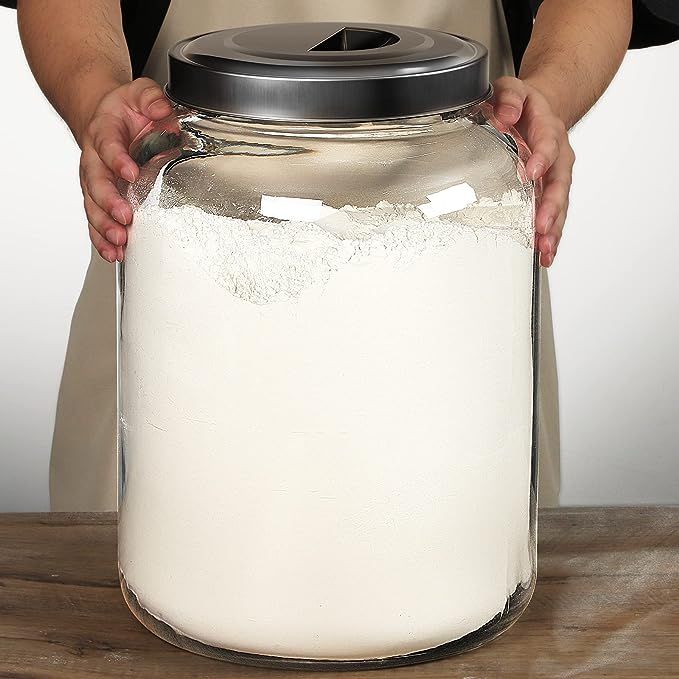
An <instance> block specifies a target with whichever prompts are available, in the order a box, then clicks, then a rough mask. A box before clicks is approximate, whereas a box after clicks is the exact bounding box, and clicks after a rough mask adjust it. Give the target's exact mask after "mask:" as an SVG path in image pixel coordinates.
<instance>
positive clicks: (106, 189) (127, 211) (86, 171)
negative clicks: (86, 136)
mask: <svg viewBox="0 0 679 679" xmlns="http://www.w3.org/2000/svg"><path fill="white" fill-rule="evenodd" d="M80 169H81V172H80V178H81V185H82V186H83V188H84V190H86V191H87V193H89V195H90V196H91V197H92V200H93V201H94V202H95V203H96V204H97V205H98V206H99V207H100V208H101V209H102V210H104V212H106V213H107V214H109V215H111V216H112V217H113V219H115V220H116V221H117V222H118V223H120V224H123V225H126V224H129V223H130V222H131V221H132V207H131V206H130V204H129V203H128V202H127V201H126V200H125V199H124V198H123V197H122V196H121V195H120V193H119V192H118V188H117V186H116V185H115V182H114V179H115V178H114V176H113V173H112V172H111V170H109V169H108V168H107V167H106V166H105V165H104V163H103V162H102V161H101V159H100V158H99V156H97V155H96V152H95V151H94V150H93V149H92V152H91V153H89V152H88V153H86V152H83V157H82V159H81V163H80Z"/></svg>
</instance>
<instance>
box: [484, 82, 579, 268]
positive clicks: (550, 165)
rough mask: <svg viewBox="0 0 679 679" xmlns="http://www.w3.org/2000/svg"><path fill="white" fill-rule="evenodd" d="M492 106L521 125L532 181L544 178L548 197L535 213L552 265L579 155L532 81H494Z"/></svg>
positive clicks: (507, 121)
mask: <svg viewBox="0 0 679 679" xmlns="http://www.w3.org/2000/svg"><path fill="white" fill-rule="evenodd" d="M493 87H494V90H495V93H494V96H493V101H492V105H493V108H494V112H495V118H496V119H497V121H498V122H499V123H501V125H506V126H507V127H511V126H513V127H515V128H516V130H517V132H518V133H519V134H520V135H521V136H522V137H523V139H524V141H525V142H526V144H528V148H529V149H530V150H531V152H532V154H531V156H530V158H529V159H528V161H527V163H526V173H527V175H528V178H529V179H533V180H538V179H541V178H542V181H543V184H542V197H541V199H540V203H539V205H538V209H537V213H536V215H535V230H536V231H537V234H538V235H537V243H536V245H537V248H538V250H539V251H540V263H541V264H542V266H551V264H552V262H553V261H554V257H555V256H556V251H557V249H558V247H559V241H560V240H561V234H562V233H563V227H564V223H565V221H566V214H567V212H568V195H569V193H570V188H571V180H572V173H573V164H574V163H575V153H573V149H572V148H571V145H570V143H569V141H568V131H567V130H566V126H565V124H564V123H563V121H562V120H561V119H560V118H559V116H558V115H557V114H556V113H555V111H554V110H553V109H552V106H551V105H550V103H549V101H548V100H547V98H546V97H545V96H544V95H543V94H541V92H540V91H539V89H538V88H537V87H535V86H534V85H533V84H531V82H530V81H529V80H519V79H518V78H511V77H504V78H500V79H499V80H497V81H495V83H494V84H493Z"/></svg>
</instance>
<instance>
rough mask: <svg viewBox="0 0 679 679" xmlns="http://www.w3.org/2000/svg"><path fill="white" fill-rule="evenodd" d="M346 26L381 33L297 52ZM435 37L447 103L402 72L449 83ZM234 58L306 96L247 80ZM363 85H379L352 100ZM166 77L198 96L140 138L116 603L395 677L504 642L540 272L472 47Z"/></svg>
mask: <svg viewBox="0 0 679 679" xmlns="http://www.w3.org/2000/svg"><path fill="white" fill-rule="evenodd" d="M248 31H250V33H248ZM262 31H265V32H266V31H268V33H267V34H266V35H265V36H264V38H266V40H264V39H263V38H262V35H261V32H262ZM342 31H344V37H343V38H342V40H343V41H344V42H343V43H342V44H345V46H346V44H348V45H350V46H351V44H352V41H353V42H354V43H355V42H356V41H357V40H358V39H359V38H360V39H361V40H363V41H364V43H365V42H366V41H367V43H368V45H367V47H366V48H365V49H361V50H358V49H357V50H356V51H354V52H352V51H351V50H346V49H345V50H342V49H341V45H336V44H335V43H332V42H331V43H330V47H333V49H330V50H327V51H326V52H324V54H323V58H322V59H320V60H317V59H316V57H315V56H314V55H311V57H309V54H310V53H311V52H313V51H314V50H315V49H317V48H316V47H313V49H311V50H308V49H307V46H305V45H306V44H307V43H309V41H311V42H310V43H309V44H311V45H312V46H313V45H317V43H319V42H320V41H319V40H318V38H319V36H321V35H327V36H329V37H328V40H335V42H337V40H338V38H337V36H338V35H340V37H342ZM352 31H354V32H356V33H355V35H354V34H353V33H351V32H352ZM253 36H254V37H253ZM300 36H304V40H302V43H303V44H302V47H303V48H304V49H299V46H298V45H297V43H298V42H299V41H300V40H301V38H300ZM356 36H358V37H356ZM376 36H377V37H376ZM385 36H387V37H385ZM388 36H392V37H391V38H389V37H388ZM413 36H414V37H413ZM418 36H419V37H422V36H424V37H425V38H426V40H420V41H419V42H417V40H416V38H418ZM394 37H395V38H396V40H394V39H393V38H394ZM250 39H251V40H252V41H253V44H248V40H250ZM413 40H415V47H412V44H411V43H412V42H413ZM201 41H202V42H201ZM277 41H278V42H277ZM304 41H306V42H304ZM371 41H372V42H371ZM375 41H378V42H379V41H381V42H383V43H384V44H383V45H381V46H380V45H377V44H376V43H375ZM409 41H410V42H409ZM263 42H264V43H266V45H268V46H269V47H270V48H271V50H274V51H275V52H276V54H275V59H274V58H273V57H271V54H269V53H268V52H265V51H264V50H263V49H262V48H261V47H260V46H261V44H262V43H263ZM359 42H360V41H359ZM432 43H433V45H434V47H435V48H436V49H438V50H439V54H438V56H437V57H436V58H437V59H438V58H439V57H441V55H443V56H442V57H441V58H445V59H447V60H448V61H447V62H445V63H448V64H449V66H450V68H449V72H448V76H447V77H449V78H451V79H452V80H450V82H448V83H447V85H451V83H452V84H453V85H456V87H447V88H446V89H445V94H444V95H441V96H444V99H443V100H442V101H434V100H433V99H432V96H436V97H437V96H439V95H438V94H436V95H431V96H430V93H429V91H428V88H427V87H423V86H422V82H421V81H418V82H416V83H415V84H412V83H410V85H408V79H415V78H417V77H419V78H420V79H422V78H426V77H428V75H429V74H431V75H432V77H439V75H440V73H441V72H444V70H445V69H444V67H445V63H444V64H443V66H442V65H441V60H440V59H439V61H438V62H437V61H436V59H434V58H432V54H431V50H432V49H434V47H432ZM320 44H321V45H322V42H320ZM361 44H363V43H361ZM234 45H235V47H234ZM272 45H273V46H272ZM409 45H410V47H409ZM359 46H360V45H359ZM335 48H336V49H335ZM267 49H268V48H267ZM408 49H410V52H408V51H407V50H408ZM286 50H287V52H286ZM399 50H400V51H399ZM428 50H429V51H428ZM321 51H323V50H321ZM385 51H386V52H385ZM262 52H264V56H262ZM404 52H405V54H404ZM384 54H386V56H384ZM234 55H235V56H234ZM328 55H329V56H328ZM376 55H377V56H376ZM379 55H382V56H379ZM378 58H379V59H382V61H381V62H380V63H379V64H377V65H376V60H377V59H378ZM272 59H274V60H275V61H276V64H274V65H273V66H272V64H271V61H272ZM239 60H240V61H239ZM432 61H433V62H434V63H433V64H432V63H429V62H432ZM383 62H385V63H386V64H387V65H388V66H390V68H391V70H389V69H386V70H385V72H384V73H381V72H379V68H378V66H380V65H381V64H382V63H383ZM234 63H236V64H237V67H236V66H234ZM253 63H254V64H255V65H254V66H253V65H252V64H253ZM300 63H302V66H300ZM243 64H245V65H246V66H247V67H248V68H261V69H264V76H266V77H268V76H267V73H268V71H267V70H266V69H269V71H271V70H273V71H275V68H274V66H275V67H276V68H283V69H285V68H289V69H292V70H291V71H290V73H291V74H292V75H291V76H290V78H288V81H291V80H292V81H294V79H295V78H297V80H298V81H299V82H302V85H299V82H298V90H297V94H296V95H294V96H293V95H291V94H290V90H289V89H285V88H290V83H289V82H287V83H281V82H275V81H277V80H278V81H280V80H282V79H281V78H280V77H279V76H280V73H278V72H275V73H274V75H273V76H272V77H271V80H270V81H267V82H268V84H267V82H265V83H264V85H263V84H262V82H261V80H262V77H260V79H259V81H258V83H257V85H256V87H255V86H254V85H252V84H250V86H251V87H252V89H251V90H248V89H247V87H245V86H244V87H245V89H242V90H238V88H237V87H235V86H234V84H233V83H234V82H236V80H237V78H240V77H242V73H237V74H236V75H234V72H235V71H237V70H238V68H240V69H241V70H242V69H243V68H245V67H244V66H243ZM319 64H320V65H319ZM366 64H367V66H366ZM437 64H438V66H437ZM188 67H191V68H192V69H193V70H192V71H190V72H187V71H186V69H187V68H188ZM365 68H371V69H373V71H372V72H371V73H372V75H371V76H367V75H366V73H364V72H362V71H361V69H365ZM182 69H184V70H182ZM319 69H325V70H324V71H323V74H324V77H325V78H326V80H323V79H322V78H319V77H318V73H319ZM333 69H336V70H335V71H333ZM418 69H419V70H418ZM427 69H429V70H427ZM355 71H356V72H357V73H358V77H355V74H354V72H355ZM477 71H478V72H477ZM327 72H330V75H329V76H328V73H327ZM187 73H188V74H187ZM376 73H377V74H376ZM215 74H217V75H215ZM460 74H462V76H461V75H460ZM465 74H466V75H465ZM259 76H262V73H260V74H259ZM314 76H315V78H314ZM411 76H412V77H411ZM250 77H251V78H252V75H251V74H250ZM371 77H372V78H373V80H374V83H372V84H371V86H372V87H375V88H377V89H379V88H381V89H379V91H380V92H381V93H382V96H381V97H380V99H379V101H376V100H371V99H370V97H367V96H366V95H365V93H363V94H362V95H361V94H360V92H359V90H357V89H354V90H352V89H351V88H352V87H354V88H357V87H359V88H360V87H363V86H364V85H365V80H366V79H370V78H371ZM333 78H334V80H333ZM352 78H353V79H352ZM380 78H383V80H380ZM461 78H462V79H461ZM264 79H265V80H266V78H264ZM305 79H309V81H310V82H312V84H311V85H309V83H307V82H306V81H305ZM397 81H398V82H397ZM313 82H316V83H317V84H316V85H313ZM328 82H331V83H334V85H333V86H336V91H335V90H333V89H332V87H331V86H330V85H328V84H327V83H328ZM238 83H240V81H238ZM318 83H321V84H322V85H323V86H324V87H325V86H327V87H330V89H329V90H327V91H326V92H325V93H324V94H323V96H322V97H315V94H314V92H315V88H316V87H320V86H321V85H318ZM307 85H308V86H309V87H310V89H309V90H308V91H307V90H304V87H306V86H307ZM238 86H239V87H240V84H239V85H238ZM267 87H268V88H269V89H267ZM408 87H410V89H408ZM300 88H301V90H300ZM343 88H344V89H343ZM432 88H433V85H432ZM433 89H435V88H433ZM262 91H264V93H262ZM300 91H303V93H304V92H307V94H309V95H310V96H307V95H305V96H299V92H300ZM352 91H353V92H354V93H356V92H358V95H360V96H358V95H357V97H358V100H353V101H352V100H351V99H350V97H349V95H350V94H351V93H352ZM168 93H169V95H170V96H171V97H172V98H173V99H174V100H175V101H181V102H183V104H184V105H179V104H177V106H176V109H175V112H174V114H173V116H171V117H170V118H169V119H167V120H165V121H163V122H162V123H159V124H154V125H153V126H152V127H150V128H149V129H147V130H145V131H144V132H143V134H142V135H141V136H140V137H139V138H138V139H137V140H136V141H135V142H134V144H133V146H132V154H133V156H134V157H135V158H136V159H137V161H138V162H139V164H140V167H141V168H142V172H141V176H140V178H139V180H138V181H137V182H136V183H135V184H134V185H131V186H129V187H127V189H126V190H127V195H128V197H129V199H130V200H131V201H132V203H133V205H134V207H135V217H134V221H133V224H132V226H131V228H130V234H129V245H128V247H127V251H126V254H125V261H124V264H123V265H122V266H121V267H120V277H119V404H120V443H121V446H120V463H121V494H120V527H119V563H120V575H121V582H122V587H123V592H124V594H125V597H126V600H127V602H128V604H129V606H130V608H131V609H132V611H133V612H134V614H135V615H136V616H137V617H138V618H139V619H140V620H141V621H142V622H143V624H144V625H146V626H147V627H148V628H149V629H150V630H152V631H153V632H154V633H155V634H157V635H158V636H160V637H162V638H163V639H166V640H167V641H170V642H172V643H174V644H176V645H178V646H181V647H183V648H186V649H189V650H192V651H195V652H198V653H202V654H206V655H211V656H216V657H220V658H224V659H228V660H235V661H238V662H243V663H249V664H263V665H266V664H270V665H279V666H292V667H297V668H303V667H316V668H331V669H334V668H351V667H357V668H370V667H379V666H393V665H401V664H408V663H414V662H422V661H424V660H429V659H434V658H438V657H442V656H445V655H450V654H454V653H458V652H461V651H465V650H468V649H470V648H474V647H476V646H478V645H480V644H483V643H485V642H486V641H488V640H490V639H492V638H493V637H495V636H497V635H498V634H499V633H501V632H502V631H504V630H505V629H507V627H509V625H511V624H512V622H514V621H515V620H516V619H517V617H518V616H519V615H520V613H521V612H522V611H523V609H524V608H525V607H526V605H527V604H528V601H529V599H530V596H531V593H532V590H533V587H534V583H535V567H536V564H535V503H536V496H535V495H536V485H535V465H536V459H537V458H536V434H535V419H536V418H535V384H536V346H537V311H536V310H537V300H536V291H537V286H536V280H537V275H538V268H537V265H536V260H535V256H534V235H533V210H534V206H533V203H534V192H533V185H532V183H531V182H529V181H528V180H527V179H526V177H525V174H524V164H523V161H525V155H524V154H525V152H526V151H525V147H524V146H523V145H522V143H521V142H520V141H519V140H517V139H516V137H515V136H512V135H510V134H509V133H506V132H502V131H500V130H499V129H498V127H497V126H496V125H495V124H494V123H493V120H492V114H491V109H490V108H489V107H488V106H487V104H485V103H483V102H484V101H485V100H486V99H487V96H488V83H487V61H486V52H485V49H484V48H483V47H482V46H480V45H478V44H477V43H473V42H471V41H466V40H463V39H460V38H454V37H453V36H448V35H444V34H439V33H435V32H433V31H419V30H415V29H405V28H402V27H375V26H362V27H357V28H350V29H347V28H345V27H338V26H335V25H327V24H313V25H307V26H305V27H304V30H303V31H300V28H299V26H297V27H292V28H291V27H290V26H289V25H288V26H283V27H281V26H278V27H266V28H261V27H260V28H256V29H241V30H240V32H238V31H226V32H221V33H218V34H210V35H208V36H204V37H202V38H198V39H193V40H190V41H184V42H183V43H180V44H179V45H178V46H176V47H175V48H174V49H173V51H172V52H171V55H170V83H169V85H168ZM225 93H226V94H225ZM361 97H363V100H361ZM385 97H386V99H387V101H384V98H385ZM272 102H273V103H272ZM258 112H260V115H258ZM371 115H374V118H372V119H371V117H370V116H371Z"/></svg>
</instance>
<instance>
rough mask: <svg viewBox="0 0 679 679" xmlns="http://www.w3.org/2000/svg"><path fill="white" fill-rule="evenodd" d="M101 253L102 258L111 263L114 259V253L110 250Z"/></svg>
mask: <svg viewBox="0 0 679 679" xmlns="http://www.w3.org/2000/svg"><path fill="white" fill-rule="evenodd" d="M102 255H103V257H104V259H105V260H106V261H107V262H110V263H111V264H113V262H115V261H116V257H115V255H114V254H113V253H112V252H111V251H110V250H106V251H104V252H103V253H102Z"/></svg>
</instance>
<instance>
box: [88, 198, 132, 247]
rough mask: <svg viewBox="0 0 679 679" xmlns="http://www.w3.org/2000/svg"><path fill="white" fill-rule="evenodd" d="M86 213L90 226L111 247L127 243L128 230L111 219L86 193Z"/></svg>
mask: <svg viewBox="0 0 679 679" xmlns="http://www.w3.org/2000/svg"><path fill="white" fill-rule="evenodd" d="M85 212H86V214H87V221H88V222H89V224H90V226H92V227H94V228H95V229H96V230H97V232H98V233H99V234H100V235H101V236H103V237H104V238H105V239H106V240H107V241H108V242H109V243H110V244H111V245H114V246H122V245H125V243H126V242H127V229H126V228H125V227H124V226H121V225H120V224H119V223H118V222H116V221H114V220H113V219H111V217H110V215H108V214H106V212H104V211H103V210H102V209H101V208H100V207H99V206H98V205H97V204H96V203H95V202H94V201H93V200H92V197H91V196H90V195H89V194H88V193H85Z"/></svg>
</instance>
